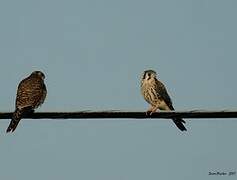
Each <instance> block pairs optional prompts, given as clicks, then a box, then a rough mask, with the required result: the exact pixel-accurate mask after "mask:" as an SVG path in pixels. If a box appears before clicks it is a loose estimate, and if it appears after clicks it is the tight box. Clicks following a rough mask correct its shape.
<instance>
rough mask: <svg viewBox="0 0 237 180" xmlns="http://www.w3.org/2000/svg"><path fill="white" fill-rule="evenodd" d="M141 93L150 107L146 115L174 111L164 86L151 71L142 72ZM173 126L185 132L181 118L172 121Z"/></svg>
mask: <svg viewBox="0 0 237 180" xmlns="http://www.w3.org/2000/svg"><path fill="white" fill-rule="evenodd" d="M141 93H142V95H143V97H144V99H145V100H146V101H147V102H148V103H149V104H150V105H151V107H150V108H149V109H148V111H147V113H149V114H150V115H151V114H152V113H153V112H156V110H157V109H160V110H168V111H170V110H174V107H173V105H172V101H171V99H170V97H169V94H168V92H167V90H166V88H165V86H164V84H163V83H162V82H160V81H158V80H157V79H156V72H155V71H153V70H147V71H144V73H143V76H142V80H141ZM173 121H174V123H175V125H176V126H177V127H178V128H179V129H180V130H181V131H186V128H185V126H184V125H183V123H185V121H184V120H183V119H181V118H174V119H173Z"/></svg>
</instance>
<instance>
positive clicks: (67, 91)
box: [0, 0, 237, 180]
mask: <svg viewBox="0 0 237 180" xmlns="http://www.w3.org/2000/svg"><path fill="white" fill-rule="evenodd" d="M236 8H237V1H235V0H225V1H224V0H199V1H197V0H179V1H177V0H146V1H145V0H143V1H142V0H100V1H98V0H64V1H63V0H40V1H36V0H21V1H17V0H1V1H0V22H1V28H0V82H1V101H0V111H13V110H14V103H15V94H16V88H17V85H18V83H19V81H20V80H22V79H23V78H24V77H26V76H28V75H29V74H30V73H31V72H32V71H34V70H41V71H43V72H44V73H45V75H46V84H47V88H48V96H47V99H46V101H45V103H44V104H43V106H42V107H41V108H39V109H38V110H37V111H79V110H107V109H117V110H134V111H135V110H141V111H145V110H146V109H147V108H148V104H147V103H146V102H145V101H144V100H143V98H142V96H141V95H140V76H141V74H142V72H143V71H144V70H146V69H154V70H156V71H157V73H158V75H159V77H160V79H161V80H162V81H163V82H164V84H166V86H167V89H168V91H169V93H170V96H171V97H172V100H173V103H174V106H175V108H176V109H177V110H193V109H205V110H219V109H232V110H235V109H237V96H236V92H237V85H236V66H237V61H236V59H237V54H236V49H237V36H236V32H237V23H236V17H237V11H236ZM186 121H187V123H186V126H187V129H188V131H187V132H184V133H181V132H180V131H178V130H177V128H176V127H175V126H174V124H173V123H172V121H171V120H163V121H160V120H152V121H149V120H144V121H131V120H127V121H124V120H116V121H109V120H107V121H104V120H91V121H88V120H78V121H70V120H62V121H40V120H23V121H21V123H20V124H19V126H18V128H17V130H16V131H15V133H13V134H5V130H6V128H7V126H8V124H9V120H1V121H0V143H1V145H0V179H2V180H23V179H24V180H32V179H34V180H42V179H46V180H52V179H57V180H66V179H83V180H144V179H147V180H157V179H162V180H169V179H183V180H189V179H193V180H200V179H204V180H205V179H208V180H209V179H210V180H212V179H216V178H218V177H216V176H209V175H208V173H209V172H216V171H220V172H223V171H224V172H229V171H237V156H236V152H237V145H236V135H237V131H236V129H237V121H236V119H235V120H234V119H233V120H225V119H222V120H217V121H211V120H191V119H187V120H186ZM221 179H228V180H231V179H236V176H230V177H228V176H225V177H221Z"/></svg>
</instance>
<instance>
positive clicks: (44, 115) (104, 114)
mask: <svg viewBox="0 0 237 180" xmlns="http://www.w3.org/2000/svg"><path fill="white" fill-rule="evenodd" d="M11 117H12V112H0V119H10V118H11ZM174 117H180V118H189V119H190V118H192V119H203V118H206V119H209V118H211V119H213V120H214V119H216V118H237V111H229V110H221V111H201V110H193V111H161V112H156V113H153V114H152V115H151V116H150V115H146V112H141V111H117V110H108V111H76V112H37V113H32V114H28V115H26V116H24V117H23V118H25V119H42V120H43V119H45V120H47V119H58V120H60V119H75V120H76V119H124V118H126V119H146V118H149V119H170V118H174Z"/></svg>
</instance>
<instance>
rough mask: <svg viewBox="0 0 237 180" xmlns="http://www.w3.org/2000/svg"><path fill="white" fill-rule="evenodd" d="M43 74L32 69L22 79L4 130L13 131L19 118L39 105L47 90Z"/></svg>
mask: <svg viewBox="0 0 237 180" xmlns="http://www.w3.org/2000/svg"><path fill="white" fill-rule="evenodd" d="M44 78H45V75H44V74H43V73H42V72H41V71H34V72H32V73H31V75H30V76H28V77H27V78H25V79H23V80H22V81H21V82H20V84H19V86H18V89H17V95H16V104H15V106H16V107H15V112H14V113H13V115H12V120H11V122H10V124H9V126H8V128H7V130H6V132H7V133H8V132H14V131H15V129H16V127H17V125H18V123H19V122H20V120H21V118H22V117H23V116H24V115H26V114H29V113H33V112H34V110H35V109H36V108H37V107H39V106H40V105H41V104H42V103H43V102H44V100H45V97H46V94H47V90H46V86H45V84H44Z"/></svg>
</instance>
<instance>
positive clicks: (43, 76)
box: [31, 71, 45, 80]
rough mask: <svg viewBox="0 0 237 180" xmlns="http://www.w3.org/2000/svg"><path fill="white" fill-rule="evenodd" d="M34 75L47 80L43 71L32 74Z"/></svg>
mask: <svg viewBox="0 0 237 180" xmlns="http://www.w3.org/2000/svg"><path fill="white" fill-rule="evenodd" d="M32 75H33V76H37V77H39V78H41V79H42V80H44V78H45V75H44V73H42V72H41V71H34V72H32V73H31V76H32Z"/></svg>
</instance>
